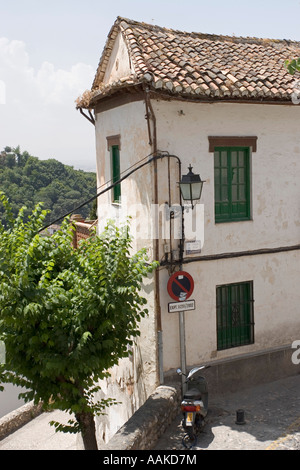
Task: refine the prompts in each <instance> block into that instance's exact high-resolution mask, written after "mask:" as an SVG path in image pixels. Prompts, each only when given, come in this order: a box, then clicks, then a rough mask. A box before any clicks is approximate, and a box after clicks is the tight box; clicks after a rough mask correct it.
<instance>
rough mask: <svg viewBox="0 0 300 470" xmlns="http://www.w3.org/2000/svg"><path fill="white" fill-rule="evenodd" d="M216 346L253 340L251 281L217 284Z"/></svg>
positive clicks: (219, 348)
mask: <svg viewBox="0 0 300 470" xmlns="http://www.w3.org/2000/svg"><path fill="white" fill-rule="evenodd" d="M216 293H217V348H218V350H221V349H228V348H234V347H237V346H242V345H246V344H252V343H253V342H254V312H253V303H254V300H253V282H252V281H249V282H242V283H236V284H227V285H223V286H217V291H216Z"/></svg>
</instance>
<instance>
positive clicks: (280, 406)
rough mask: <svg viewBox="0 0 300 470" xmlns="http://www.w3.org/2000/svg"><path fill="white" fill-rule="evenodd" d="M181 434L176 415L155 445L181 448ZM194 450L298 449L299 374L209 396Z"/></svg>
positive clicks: (299, 434)
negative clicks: (240, 415)
mask: <svg viewBox="0 0 300 470" xmlns="http://www.w3.org/2000/svg"><path fill="white" fill-rule="evenodd" d="M239 409H242V410H244V416H245V424H236V411H237V410H239ZM183 435H184V433H183V430H182V427H181V416H180V415H178V417H177V418H176V419H175V421H174V422H173V424H172V425H171V426H170V427H169V428H168V429H167V431H166V432H165V434H164V435H163V436H162V437H161V439H160V440H159V441H158V443H157V445H156V447H155V449H156V450H170V449H173V450H182V449H184V447H183V445H182V437H183ZM193 450H300V375H297V376H294V377H288V378H284V379H281V380H278V381H276V382H272V383H269V384H264V385H259V386H256V387H253V388H251V389H247V390H244V391H241V392H239V393H231V394H226V395H223V396H220V397H217V398H214V399H211V400H210V405H209V413H208V415H207V423H206V425H205V427H204V430H203V432H202V433H201V434H200V435H199V439H198V443H197V446H196V447H194V448H193Z"/></svg>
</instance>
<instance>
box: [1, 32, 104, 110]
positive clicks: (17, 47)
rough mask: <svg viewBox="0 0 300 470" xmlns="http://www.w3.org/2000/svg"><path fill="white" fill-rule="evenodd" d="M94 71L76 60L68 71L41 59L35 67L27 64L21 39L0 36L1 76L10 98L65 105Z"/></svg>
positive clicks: (85, 85) (86, 83) (90, 78)
mask: <svg viewBox="0 0 300 470" xmlns="http://www.w3.org/2000/svg"><path fill="white" fill-rule="evenodd" d="M94 73H95V70H94V69H93V67H92V66H90V65H87V64H83V63H78V64H76V65H73V66H72V67H71V68H70V70H63V69H56V68H55V66H54V64H51V63H49V62H43V63H42V65H41V66H40V68H39V69H38V70H34V68H33V67H31V66H30V61H29V54H28V52H27V51H26V45H25V43H24V42H22V41H16V40H13V41H9V40H8V39H6V38H0V79H1V80H2V81H4V83H6V89H7V93H8V96H13V99H14V100H16V99H19V100H22V101H24V100H26V98H30V99H32V97H33V96H35V100H39V102H40V103H43V104H51V103H53V104H65V103H69V101H70V100H73V103H74V101H75V99H76V98H77V96H78V95H80V94H81V93H82V92H83V91H84V90H85V89H86V88H88V87H89V86H90V85H91V83H92V80H93V76H94Z"/></svg>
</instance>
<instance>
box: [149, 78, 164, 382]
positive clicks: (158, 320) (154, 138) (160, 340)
mask: <svg viewBox="0 0 300 470" xmlns="http://www.w3.org/2000/svg"><path fill="white" fill-rule="evenodd" d="M145 104H146V119H147V123H148V134H149V145H151V147H152V152H153V154H154V156H155V155H156V154H157V133H156V117H155V114H154V111H153V107H152V104H151V101H150V96H149V87H147V88H146V89H145ZM150 120H152V123H153V132H152V133H151V124H150ZM153 168H154V204H155V206H156V207H157V205H158V178H157V160H156V159H155V160H154V162H153ZM154 259H155V260H157V261H158V260H159V238H155V240H154ZM159 274H160V272H159V270H158V269H157V270H156V271H155V311H156V334H157V343H158V380H159V383H160V384H163V383H164V372H163V338H162V323H161V306H160V292H159V277H160V276H159Z"/></svg>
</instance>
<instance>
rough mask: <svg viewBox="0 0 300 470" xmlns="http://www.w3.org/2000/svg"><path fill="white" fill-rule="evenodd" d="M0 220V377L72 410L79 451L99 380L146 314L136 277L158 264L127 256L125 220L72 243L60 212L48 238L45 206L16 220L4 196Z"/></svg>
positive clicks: (95, 407)
mask: <svg viewBox="0 0 300 470" xmlns="http://www.w3.org/2000/svg"><path fill="white" fill-rule="evenodd" d="M1 199H2V203H3V204H4V206H5V216H6V225H5V226H4V225H2V224H0V341H1V340H2V341H4V344H5V348H6V362H5V364H3V365H2V369H1V370H0V376H1V378H2V381H3V382H4V383H7V382H12V383H14V384H15V385H19V386H22V387H25V389H26V390H27V391H26V392H25V393H23V394H22V397H23V398H25V401H29V400H33V401H34V402H35V403H39V402H40V401H42V402H43V403H44V406H45V407H47V408H49V407H50V408H55V409H60V410H64V411H67V412H69V413H70V414H71V415H72V416H71V417H70V421H69V422H68V425H67V426H63V425H62V424H59V423H54V425H55V426H56V428H57V430H62V431H66V432H81V433H82V437H83V442H84V446H85V449H96V448H97V442H96V437H95V422H94V417H95V416H96V415H100V414H103V413H104V412H105V408H106V407H107V406H109V405H111V404H112V403H113V400H111V399H107V400H104V399H101V400H98V401H97V400H96V398H95V394H96V392H97V391H98V390H99V386H98V384H99V380H100V379H104V378H105V377H107V376H108V375H109V373H108V370H109V368H111V367H112V366H114V365H115V364H117V363H118V361H119V359H120V358H123V357H126V356H128V354H129V349H130V348H128V345H130V344H132V342H133V341H134V338H135V337H136V336H138V335H139V322H140V320H141V318H142V317H143V316H145V315H146V314H147V309H146V300H145V298H144V297H143V296H142V295H141V292H140V291H141V288H142V283H143V279H144V277H145V276H148V275H149V273H150V272H152V271H153V269H155V267H156V266H157V264H156V263H155V262H154V263H150V264H149V263H148V260H147V256H146V251H145V250H141V251H139V252H138V253H136V254H134V255H130V244H131V237H130V235H129V227H128V225H126V226H125V227H123V229H120V228H118V227H116V226H115V225H114V223H113V222H109V223H108V225H107V227H106V229H105V231H104V232H103V233H102V234H101V236H96V235H93V236H92V237H91V238H89V239H88V240H85V241H83V242H82V243H81V244H80V246H79V248H78V249H77V250H75V249H74V248H73V247H72V237H73V227H72V225H71V223H70V222H69V221H68V220H64V222H63V224H62V228H61V230H60V231H58V232H56V233H55V234H54V235H53V236H52V237H45V238H43V237H41V236H40V235H39V233H38V231H39V229H40V227H41V226H42V225H43V220H44V217H45V212H46V211H43V210H42V207H41V204H38V205H37V206H36V207H35V209H34V211H33V212H32V214H31V215H30V217H29V219H28V221H24V211H23V209H21V210H20V212H19V215H18V217H17V219H14V217H13V215H12V211H11V208H10V205H9V203H8V200H7V199H6V196H5V195H4V194H3V193H1Z"/></svg>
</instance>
